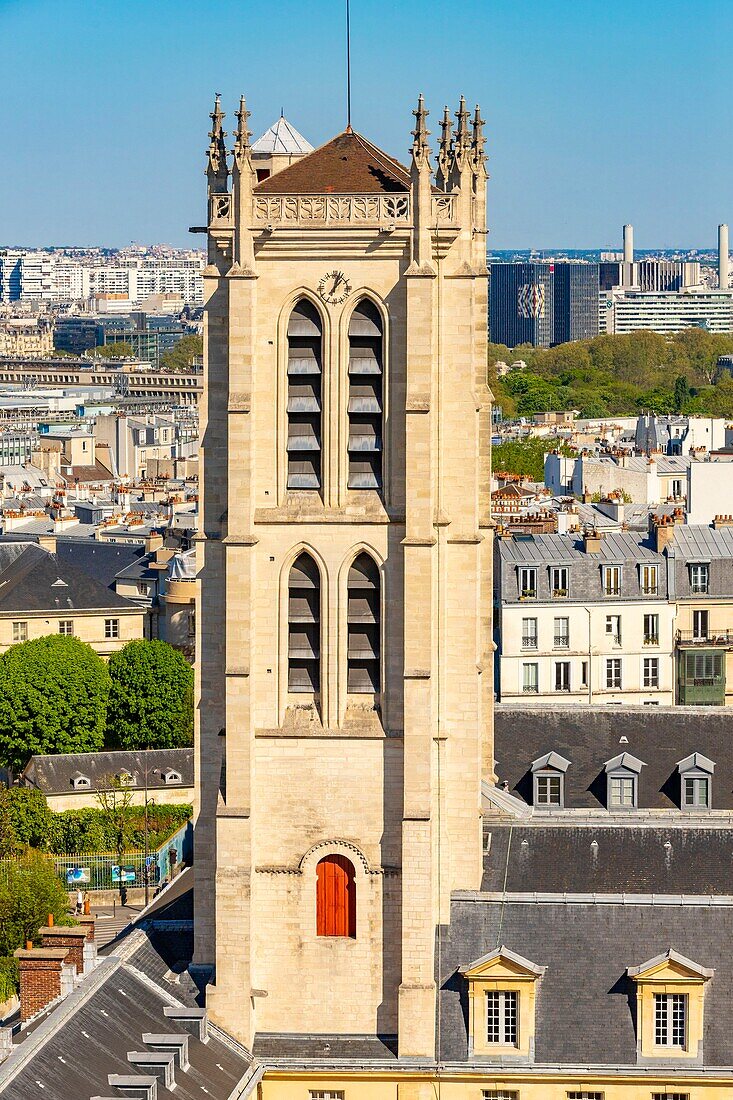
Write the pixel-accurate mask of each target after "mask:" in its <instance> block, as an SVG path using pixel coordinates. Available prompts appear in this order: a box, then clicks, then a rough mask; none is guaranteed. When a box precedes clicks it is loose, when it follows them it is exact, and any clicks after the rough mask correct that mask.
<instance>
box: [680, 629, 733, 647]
mask: <svg viewBox="0 0 733 1100" xmlns="http://www.w3.org/2000/svg"><path fill="white" fill-rule="evenodd" d="M676 641H677V645H679V646H703V647H707V648H709V647H710V646H719V647H720V648H722V649H725V648H726V647H733V630H708V631H707V632H706V634H704V635H703V634H700V633H699V632H698V631H696V630H678V631H677V635H676Z"/></svg>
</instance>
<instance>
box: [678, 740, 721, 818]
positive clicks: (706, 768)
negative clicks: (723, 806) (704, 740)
mask: <svg viewBox="0 0 733 1100" xmlns="http://www.w3.org/2000/svg"><path fill="white" fill-rule="evenodd" d="M677 770H678V772H679V773H680V794H681V797H680V808H681V809H683V810H709V809H710V806H711V804H712V797H711V796H712V785H713V772H714V771H715V764H714V763H713V761H712V760H710V759H708V757H707V756H703V754H702V753H701V752H693V753H691V754H690V756H686V757H685V759H684V760H680V762H679V763H678V765H677Z"/></svg>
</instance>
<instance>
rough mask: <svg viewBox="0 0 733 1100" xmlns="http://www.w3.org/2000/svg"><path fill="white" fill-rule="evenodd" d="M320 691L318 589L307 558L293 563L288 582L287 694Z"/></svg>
mask: <svg viewBox="0 0 733 1100" xmlns="http://www.w3.org/2000/svg"><path fill="white" fill-rule="evenodd" d="M320 687H321V585H320V575H319V573H318V566H317V565H316V563H315V562H314V561H313V558H311V557H310V556H309V555H308V554H301V555H300V557H299V558H298V559H297V560H296V561H295V562H294V563H293V566H292V568H291V570H290V577H289V581H288V691H291V692H304V693H308V694H314V695H315V694H317V693H318V692H319V691H320Z"/></svg>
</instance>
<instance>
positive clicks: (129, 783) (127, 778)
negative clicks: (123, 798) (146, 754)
mask: <svg viewBox="0 0 733 1100" xmlns="http://www.w3.org/2000/svg"><path fill="white" fill-rule="evenodd" d="M115 779H116V780H117V782H118V783H119V784H120V786H121V787H134V786H135V776H134V775H133V774H132V772H128V771H122V772H118V773H117V775H116V776H115Z"/></svg>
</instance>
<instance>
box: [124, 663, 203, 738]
mask: <svg viewBox="0 0 733 1100" xmlns="http://www.w3.org/2000/svg"><path fill="white" fill-rule="evenodd" d="M109 674H110V677H111V679H112V688H111V691H110V696H109V704H108V712H107V739H108V741H109V743H110V745H114V746H116V747H119V748H122V749H171V748H177V747H179V746H181V745H190V744H191V740H192V734H193V708H192V706H191V697H192V692H193V669H192V668H191V666H190V664H189V663H188V661H187V660H186V658H185V657H184V656H183V654H181V653H179V652H178V650H176V649H174V648H173V647H172V646H170V645H168V643H167V642H161V641H135V642H128V643H127V645H126V646H124V648H123V649H121V650H119V652H118V653H114V654H113V655H112V656H111V657H110V660H109Z"/></svg>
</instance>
